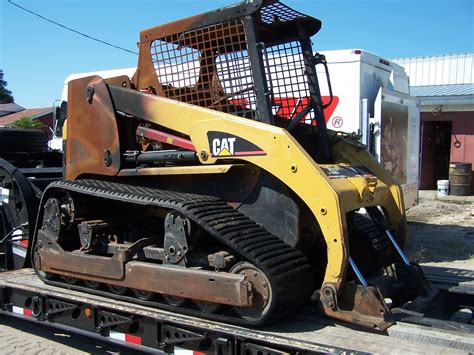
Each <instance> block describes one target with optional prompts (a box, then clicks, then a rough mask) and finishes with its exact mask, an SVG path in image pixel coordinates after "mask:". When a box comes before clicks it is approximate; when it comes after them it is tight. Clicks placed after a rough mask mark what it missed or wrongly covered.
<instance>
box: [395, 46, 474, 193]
mask: <svg viewBox="0 0 474 355" xmlns="http://www.w3.org/2000/svg"><path fill="white" fill-rule="evenodd" d="M393 61H394V62H396V63H398V64H400V65H402V66H403V67H405V70H406V72H407V74H408V75H409V77H410V91H411V95H412V96H416V97H419V98H420V111H421V115H420V116H421V132H420V134H421V140H420V142H421V158H420V161H421V164H420V166H421V179H420V189H421V190H433V189H436V184H437V181H438V180H448V177H449V166H450V164H453V163H472V167H473V168H474V54H472V53H471V54H457V55H445V56H435V57H418V58H398V59H394V60H393ZM473 182H474V172H473V171H471V193H474V183H473Z"/></svg>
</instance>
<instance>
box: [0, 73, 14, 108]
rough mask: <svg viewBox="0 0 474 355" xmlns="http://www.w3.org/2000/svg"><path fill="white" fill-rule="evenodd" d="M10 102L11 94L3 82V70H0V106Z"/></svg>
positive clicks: (11, 99) (11, 100)
mask: <svg viewBox="0 0 474 355" xmlns="http://www.w3.org/2000/svg"><path fill="white" fill-rule="evenodd" d="M12 102H13V96H12V92H11V91H10V90H8V89H7V82H6V81H5V80H3V70H2V69H0V104H10V103H12Z"/></svg>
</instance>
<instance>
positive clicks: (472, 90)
mask: <svg viewBox="0 0 474 355" xmlns="http://www.w3.org/2000/svg"><path fill="white" fill-rule="evenodd" d="M410 93H411V95H413V96H418V97H424V96H467V95H474V84H454V85H426V86H411V87H410Z"/></svg>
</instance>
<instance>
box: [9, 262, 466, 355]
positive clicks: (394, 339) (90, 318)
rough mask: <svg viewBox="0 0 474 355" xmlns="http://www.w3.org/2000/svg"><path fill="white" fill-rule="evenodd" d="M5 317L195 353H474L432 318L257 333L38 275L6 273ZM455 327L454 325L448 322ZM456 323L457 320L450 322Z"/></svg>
mask: <svg viewBox="0 0 474 355" xmlns="http://www.w3.org/2000/svg"><path fill="white" fill-rule="evenodd" d="M0 314H4V315H9V316H15V317H20V318H22V319H25V320H30V321H36V322H41V323H43V324H45V325H49V326H53V327H57V328H60V329H64V330H68V331H70V332H73V333H79V334H81V335H86V336H88V337H92V338H94V339H100V340H101V341H104V342H111V343H114V344H117V345H119V346H121V347H123V346H127V347H130V348H132V349H133V350H142V351H146V352H165V353H172V352H176V351H177V350H180V353H181V354H182V353H183V351H186V350H188V351H189V353H190V354H191V352H192V353H193V354H200V353H201V354H235V355H237V354H245V355H247V354H249V355H254V354H255V355H273V354H314V353H336V354H337V353H345V354H347V353H374V352H375V353H380V352H387V349H390V351H395V352H398V353H401V352H409V353H438V352H440V351H447V350H448V349H449V350H450V351H456V350H462V351H467V352H474V337H473V334H474V326H470V327H469V326H463V327H464V328H463V327H461V328H459V330H462V331H459V332H456V333H454V332H453V330H452V329H451V330H450V331H446V330H444V329H441V328H440V329H436V328H435V326H436V324H434V323H430V322H429V318H427V319H424V318H423V321H424V322H427V323H426V324H422V322H413V323H412V324H408V323H403V322H399V323H398V324H397V325H395V326H392V327H391V328H389V330H388V332H385V333H380V332H379V333H375V332H369V331H367V330H361V329H354V328H348V327H347V325H346V326H344V324H340V323H335V322H334V321H333V320H330V319H327V318H323V317H321V316H318V315H317V314H316V312H315V309H309V308H308V309H302V310H301V312H299V313H298V314H295V315H294V316H292V317H289V318H288V319H285V320H283V321H281V322H279V323H278V324H275V325H272V326H267V327H265V328H262V329H251V328H246V327H242V326H236V325H230V324H226V323H222V322H216V321H211V320H205V319H201V318H197V317H192V316H187V315H182V314H179V313H174V312H170V311H166V310H159V309H155V308H151V307H147V306H143V305H138V304H134V303H133V301H132V300H130V302H126V301H117V300H112V299H110V298H106V297H103V296H99V295H92V294H88V293H83V292H79V291H74V290H68V289H64V288H59V287H56V286H51V285H46V284H44V283H43V282H42V281H40V280H39V278H38V277H37V276H36V275H35V273H34V271H33V270H32V269H21V270H14V271H8V272H3V273H0ZM448 323H449V322H448ZM451 323H452V322H451Z"/></svg>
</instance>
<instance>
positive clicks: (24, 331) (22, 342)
mask: <svg viewBox="0 0 474 355" xmlns="http://www.w3.org/2000/svg"><path fill="white" fill-rule="evenodd" d="M0 349H1V353H2V355H5V354H54V355H56V354H58V355H59V354H119V353H120V354H127V353H130V354H131V352H129V351H124V350H123V349H121V348H119V347H115V346H113V345H109V344H105V343H102V342H98V341H95V340H93V339H89V338H85V337H83V336H80V335H77V334H72V333H69V332H64V331H61V330H55V329H54V328H51V327H47V326H44V325H41V324H37V323H32V322H25V321H23V320H20V319H16V318H11V317H8V316H4V315H0Z"/></svg>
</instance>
